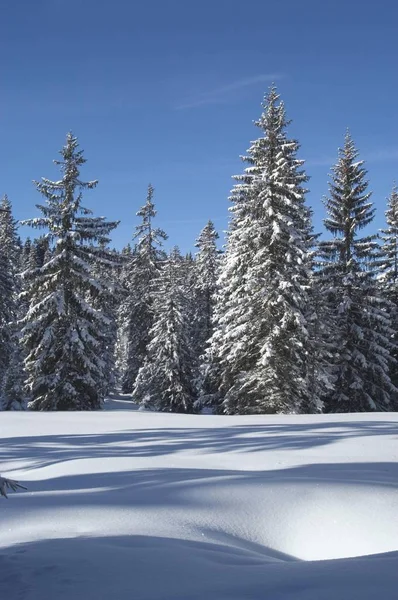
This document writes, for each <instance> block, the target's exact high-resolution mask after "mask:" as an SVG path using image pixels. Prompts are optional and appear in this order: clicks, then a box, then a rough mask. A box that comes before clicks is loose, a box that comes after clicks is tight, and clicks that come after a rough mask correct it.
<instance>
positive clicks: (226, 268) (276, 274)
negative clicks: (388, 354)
mask: <svg viewBox="0 0 398 600" xmlns="http://www.w3.org/2000/svg"><path fill="white" fill-rule="evenodd" d="M263 107H264V112H263V114H262V115H261V117H260V119H259V121H258V122H257V123H256V125H257V126H258V127H259V128H260V129H261V131H262V136H261V137H260V138H259V139H257V140H256V141H255V142H253V143H252V145H251V147H250V149H249V150H248V156H247V157H245V158H244V160H245V161H246V162H247V163H248V164H249V166H248V167H247V168H246V169H245V173H244V174H243V175H240V176H237V177H236V178H235V179H236V180H237V182H238V183H237V184H236V186H235V188H234V189H233V191H232V196H231V200H232V202H233V207H232V209H231V210H232V214H233V217H232V221H231V224H230V227H229V232H228V239H227V248H226V253H225V257H224V260H223V269H222V273H221V277H220V281H219V284H220V293H219V298H218V302H217V307H216V313H215V319H216V328H215V332H214V335H213V337H212V342H211V347H210V349H209V356H210V360H211V361H212V364H213V367H212V369H211V370H210V374H209V377H210V378H213V380H214V379H215V380H217V382H218V383H217V387H218V390H219V394H218V398H219V406H218V407H217V410H218V411H221V412H226V413H277V412H296V411H299V410H300V409H301V407H302V406H303V405H304V404H305V403H306V402H307V401H308V387H307V365H306V360H307V355H306V343H307V339H308V331H307V329H306V321H305V317H304V312H305V307H306V305H307V303H308V286H309V278H310V268H309V251H308V240H309V235H310V229H311V225H310V213H309V210H308V209H307V207H306V205H305V201H304V198H305V192H306V190H305V189H304V188H303V184H305V182H306V181H307V176H306V175H305V173H304V171H303V170H302V169H301V167H302V164H303V161H301V160H298V159H297V158H296V154H297V151H298V149H299V144H298V142H297V141H295V140H291V139H289V138H288V137H287V133H286V128H287V125H288V121H287V120H286V116H285V108H284V105H283V103H282V102H280V99H279V95H278V93H277V91H276V89H275V88H274V87H272V88H271V90H270V92H269V94H268V95H267V96H266V98H265V101H264V104H263Z"/></svg>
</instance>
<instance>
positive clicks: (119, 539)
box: [0, 398, 398, 600]
mask: <svg viewBox="0 0 398 600" xmlns="http://www.w3.org/2000/svg"><path fill="white" fill-rule="evenodd" d="M106 408H107V409H108V410H106V411H103V412H97V413H1V417H0V444H1V446H0V467H1V468H0V472H1V474H2V475H3V476H7V477H10V478H13V479H18V480H19V481H21V483H23V484H24V485H27V486H28V488H29V490H28V492H19V493H15V494H14V493H10V497H9V499H8V500H5V499H3V498H1V499H0V597H1V598H5V599H6V598H7V600H17V599H18V600H64V599H65V600H66V599H68V600H70V599H71V598H73V600H83V599H84V600H102V599H109V598H112V599H114V600H122V599H123V600H124V599H125V598H131V599H134V600H154V599H157V600H191V599H197V600H202V599H203V600H224V599H225V600H227V599H228V600H237V599H239V600H252V599H253V600H254V599H256V600H257V599H258V600H263V599H266V600H286V599H293V598H294V599H295V600H336V599H338V600H345V599H347V600H356V599H358V600H359V599H360V600H374V599H380V600H390V599H391V600H393V599H395V598H397V597H398V415H397V414H375V415H373V414H368V415H321V416H261V417H252V416H247V417H246V416H242V417H217V416H208V415H201V416H188V415H187V416H185V415H173V414H159V413H145V412H139V411H135V410H131V409H132V408H134V407H133V406H132V405H131V403H129V402H128V400H127V399H123V398H119V399H114V400H112V401H109V402H108V404H107V407H106Z"/></svg>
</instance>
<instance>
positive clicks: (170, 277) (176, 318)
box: [133, 248, 196, 413]
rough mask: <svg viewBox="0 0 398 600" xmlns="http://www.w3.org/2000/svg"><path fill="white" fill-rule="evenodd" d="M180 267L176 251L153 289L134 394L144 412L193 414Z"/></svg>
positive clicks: (180, 263)
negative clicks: (150, 317)
mask: <svg viewBox="0 0 398 600" xmlns="http://www.w3.org/2000/svg"><path fill="white" fill-rule="evenodd" d="M182 263H183V259H182V257H181V255H180V253H179V251H178V249H176V248H175V249H174V250H172V252H171V253H170V256H169V258H168V260H167V261H166V263H165V264H164V265H163V267H162V271H161V276H160V277H159V279H158V281H157V285H156V294H155V302H154V306H153V311H154V321H153V326H152V328H151V330H150V332H149V344H148V348H147V356H146V358H145V362H144V365H143V366H142V367H141V368H140V370H139V373H138V376H137V379H136V383H135V387H134V391H133V398H134V400H135V401H137V402H138V403H140V404H141V405H142V406H143V407H145V408H147V409H151V410H158V411H161V412H177V413H191V412H194V410H195V408H194V407H195V401H196V392H195V386H194V374H193V356H192V347H191V339H190V336H189V330H190V322H189V317H188V314H189V313H188V310H187V299H186V295H185V293H184V270H181V267H182Z"/></svg>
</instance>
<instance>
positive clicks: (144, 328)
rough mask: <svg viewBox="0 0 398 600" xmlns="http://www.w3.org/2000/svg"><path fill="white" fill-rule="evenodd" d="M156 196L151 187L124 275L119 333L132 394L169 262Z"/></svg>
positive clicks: (124, 387)
mask: <svg viewBox="0 0 398 600" xmlns="http://www.w3.org/2000/svg"><path fill="white" fill-rule="evenodd" d="M153 194H154V188H153V187H152V185H149V186H148V194H147V198H146V202H145V204H144V206H142V207H141V208H140V210H139V211H138V212H137V216H138V217H141V222H140V224H139V225H137V227H136V228H135V233H134V236H133V239H134V240H135V246H134V248H133V250H132V251H131V252H129V253H127V257H128V259H127V265H126V272H125V275H124V278H125V285H126V288H127V293H126V298H125V300H124V301H123V303H122V307H121V315H120V321H121V331H120V332H119V336H121V337H122V338H124V340H125V341H124V345H125V347H126V358H125V361H124V362H125V365H126V366H125V371H124V373H123V378H122V390H123V392H124V393H131V391H132V390H133V387H134V382H135V380H136V377H137V374H138V371H139V369H140V367H142V365H143V364H144V360H145V357H146V353H147V346H148V342H149V330H150V329H151V327H152V324H153V290H154V287H155V282H156V280H157V278H158V277H159V274H160V268H161V263H162V261H164V259H165V254H164V252H163V251H162V250H161V247H162V243H163V241H164V240H166V239H167V235H166V233H165V232H164V231H163V230H162V229H160V228H157V227H154V226H153V219H154V218H155V216H156V210H155V205H154V203H153Z"/></svg>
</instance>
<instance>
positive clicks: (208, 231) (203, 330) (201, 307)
mask: <svg viewBox="0 0 398 600" xmlns="http://www.w3.org/2000/svg"><path fill="white" fill-rule="evenodd" d="M218 237H219V235H218V233H217V231H216V230H215V228H214V224H213V222H212V221H208V223H207V224H206V226H205V227H204V228H203V229H202V231H201V232H200V235H199V237H198V239H197V241H196V244H195V245H196V247H197V248H198V252H197V253H196V257H195V293H194V306H195V318H194V324H195V330H196V331H195V346H196V355H197V357H198V360H199V357H201V356H202V355H203V353H204V351H205V347H206V343H207V342H208V340H209V339H210V338H211V336H212V333H213V312H214V305H215V299H216V290H217V280H218V276H219V263H220V260H219V252H218V249H217V239H218Z"/></svg>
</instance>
